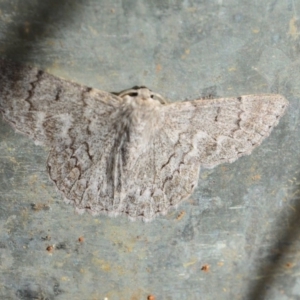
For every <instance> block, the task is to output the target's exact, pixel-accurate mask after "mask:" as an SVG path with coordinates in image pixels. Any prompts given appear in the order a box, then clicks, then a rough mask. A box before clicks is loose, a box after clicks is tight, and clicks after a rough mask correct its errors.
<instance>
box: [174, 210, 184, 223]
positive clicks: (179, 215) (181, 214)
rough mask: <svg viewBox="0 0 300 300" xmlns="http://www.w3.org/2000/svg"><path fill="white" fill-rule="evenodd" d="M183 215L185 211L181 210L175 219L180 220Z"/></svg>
mask: <svg viewBox="0 0 300 300" xmlns="http://www.w3.org/2000/svg"><path fill="white" fill-rule="evenodd" d="M184 215H185V211H181V212H180V213H179V214H178V216H177V218H176V220H177V221H180V220H181V219H182V218H183V217H184Z"/></svg>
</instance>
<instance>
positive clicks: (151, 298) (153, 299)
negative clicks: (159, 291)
mask: <svg viewBox="0 0 300 300" xmlns="http://www.w3.org/2000/svg"><path fill="white" fill-rule="evenodd" d="M147 300H155V297H154V296H153V295H149V296H148V297H147Z"/></svg>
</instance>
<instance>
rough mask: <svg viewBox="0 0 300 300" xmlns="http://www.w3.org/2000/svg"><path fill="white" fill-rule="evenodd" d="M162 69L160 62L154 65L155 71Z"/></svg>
mask: <svg viewBox="0 0 300 300" xmlns="http://www.w3.org/2000/svg"><path fill="white" fill-rule="evenodd" d="M161 69H162V67H161V65H160V64H157V65H156V73H158V72H160V71H161Z"/></svg>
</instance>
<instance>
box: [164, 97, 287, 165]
mask: <svg viewBox="0 0 300 300" xmlns="http://www.w3.org/2000/svg"><path fill="white" fill-rule="evenodd" d="M287 105H288V101H287V100H286V99H285V98H284V97H283V96H281V95H276V94H262V95H245V96H241V97H236V98H220V99H213V100H195V101H186V102H180V103H174V104H171V105H169V106H168V107H166V110H167V114H168V125H169V126H168V127H167V128H168V135H169V136H170V137H171V138H172V139H174V140H178V142H180V143H189V144H191V145H192V147H193V149H198V150H197V160H198V161H199V162H200V164H201V166H203V167H207V168H212V167H215V166H216V165H218V164H220V163H225V162H233V161H235V160H237V159H238V158H239V157H241V156H243V155H248V154H250V153H251V152H252V150H253V149H254V148H255V147H257V146H258V145H260V144H261V142H262V141H263V140H264V139H265V138H266V137H268V136H269V134H270V133H271V131H272V129H273V128H274V127H275V126H276V125H277V124H278V122H279V119H280V117H281V116H282V115H283V113H284V112H285V109H286V107H287ZM182 133H183V134H184V135H183V136H182Z"/></svg>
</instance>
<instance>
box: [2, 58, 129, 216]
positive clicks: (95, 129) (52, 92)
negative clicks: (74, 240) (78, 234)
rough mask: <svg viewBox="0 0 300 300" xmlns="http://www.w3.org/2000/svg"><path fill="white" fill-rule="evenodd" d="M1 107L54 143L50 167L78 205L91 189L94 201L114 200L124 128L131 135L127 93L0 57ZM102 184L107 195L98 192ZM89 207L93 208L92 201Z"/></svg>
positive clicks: (23, 127)
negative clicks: (124, 96) (124, 121)
mask: <svg viewBox="0 0 300 300" xmlns="http://www.w3.org/2000/svg"><path fill="white" fill-rule="evenodd" d="M0 112H2V114H3V116H4V118H5V119H6V120H7V121H8V122H9V123H11V124H12V125H13V127H15V128H16V129H17V130H18V131H20V132H22V133H25V134H27V135H29V136H30V137H31V138H32V139H33V140H34V141H36V142H37V143H40V144H44V145H47V146H48V147H50V154H49V158H48V162H47V166H48V171H49V174H50V177H51V179H52V180H53V181H54V182H55V184H56V186H57V187H58V189H59V190H60V191H61V192H63V194H64V196H65V200H68V201H71V202H72V203H74V204H75V206H77V205H79V203H81V202H82V199H83V194H84V193H85V198H86V199H88V200H90V199H93V203H94V202H95V201H96V200H97V199H98V197H101V199H103V201H104V202H105V201H108V199H109V198H110V202H112V199H113V197H114V195H113V190H114V186H113V183H114V182H113V180H112V178H111V177H112V172H113V171H114V168H115V166H114V162H115V157H114V155H116V156H118V151H116V149H118V143H120V142H122V138H123V137H122V136H121V137H120V136H119V133H120V132H124V131H125V136H126V124H125V125H124V124H122V122H120V119H121V118H122V116H124V115H125V116H126V113H127V107H126V105H125V106H124V102H123V100H122V99H121V98H119V97H117V96H114V95H112V94H110V93H107V92H103V91H99V90H95V89H91V88H88V87H85V86H81V85H79V84H76V83H72V82H69V81H66V80H63V79H60V78H57V77H54V76H52V75H50V74H47V73H45V72H43V71H39V70H37V69H36V68H32V67H29V66H24V65H20V64H18V63H14V62H11V61H8V60H0ZM123 125H124V128H123V127H122V126H123ZM100 186H102V187H103V190H104V191H105V192H106V194H105V195H102V194H101V195H100V194H99V193H97V192H95V187H97V189H98V190H99V187H100ZM91 192H92V194H91ZM87 202H88V201H87ZM108 203H109V202H108ZM104 207H105V205H104ZM107 207H109V205H107ZM85 208H86V209H91V207H90V206H89V203H87V205H86V207H85ZM108 209H110V208H108ZM108 209H106V211H107V210H108Z"/></svg>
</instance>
